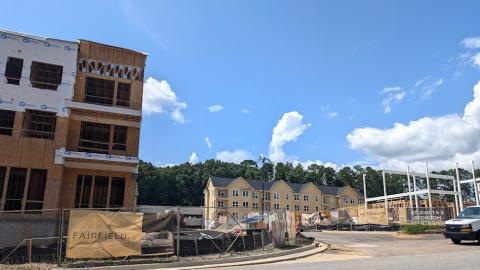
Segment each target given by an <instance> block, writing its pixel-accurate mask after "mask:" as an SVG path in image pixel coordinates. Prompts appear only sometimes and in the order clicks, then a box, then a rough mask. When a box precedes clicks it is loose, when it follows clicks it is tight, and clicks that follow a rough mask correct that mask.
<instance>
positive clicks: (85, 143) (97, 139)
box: [78, 121, 112, 154]
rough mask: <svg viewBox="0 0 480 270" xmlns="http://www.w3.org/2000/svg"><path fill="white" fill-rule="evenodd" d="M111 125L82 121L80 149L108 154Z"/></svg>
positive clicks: (81, 150)
mask: <svg viewBox="0 0 480 270" xmlns="http://www.w3.org/2000/svg"><path fill="white" fill-rule="evenodd" d="M111 129H112V127H111V125H109V124H102V123H95V122H87V121H82V122H81V123H80V137H79V140H78V151H80V152H88V153H100V154H108V153H109V152H110V137H111V135H110V134H111Z"/></svg>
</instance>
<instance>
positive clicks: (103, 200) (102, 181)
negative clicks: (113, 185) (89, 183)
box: [92, 176, 108, 208]
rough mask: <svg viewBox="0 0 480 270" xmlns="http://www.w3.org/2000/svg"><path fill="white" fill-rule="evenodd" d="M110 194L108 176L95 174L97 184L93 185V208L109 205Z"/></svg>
mask: <svg viewBox="0 0 480 270" xmlns="http://www.w3.org/2000/svg"><path fill="white" fill-rule="evenodd" d="M107 196H108V177H106V176H95V185H94V186H93V196H92V206H93V208H105V207H107Z"/></svg>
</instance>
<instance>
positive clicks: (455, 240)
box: [452, 239, 462, 245]
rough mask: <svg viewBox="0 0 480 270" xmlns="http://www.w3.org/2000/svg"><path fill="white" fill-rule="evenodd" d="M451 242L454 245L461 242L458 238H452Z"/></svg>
mask: <svg viewBox="0 0 480 270" xmlns="http://www.w3.org/2000/svg"><path fill="white" fill-rule="evenodd" d="M452 242H453V243H454V244H456V245H458V244H460V243H461V242H462V240H460V239H452Z"/></svg>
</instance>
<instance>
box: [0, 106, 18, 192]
mask: <svg viewBox="0 0 480 270" xmlns="http://www.w3.org/2000/svg"><path fill="white" fill-rule="evenodd" d="M14 122H15V112H14V111H7V110H0V134H1V135H12V131H13V123H14ZM0 191H1V190H0Z"/></svg>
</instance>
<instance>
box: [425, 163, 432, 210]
mask: <svg viewBox="0 0 480 270" xmlns="http://www.w3.org/2000/svg"><path fill="white" fill-rule="evenodd" d="M429 174H430V172H429V171H428V163H427V162H425V175H426V178H427V192H428V193H427V194H428V207H429V208H430V211H432V194H431V193H430V177H429Z"/></svg>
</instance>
